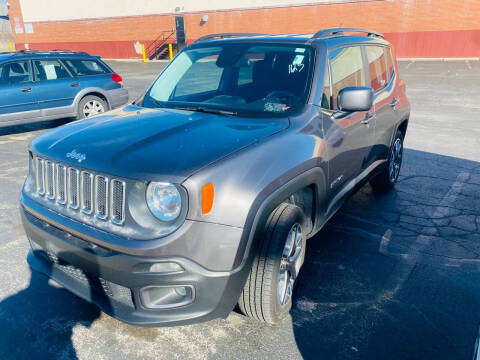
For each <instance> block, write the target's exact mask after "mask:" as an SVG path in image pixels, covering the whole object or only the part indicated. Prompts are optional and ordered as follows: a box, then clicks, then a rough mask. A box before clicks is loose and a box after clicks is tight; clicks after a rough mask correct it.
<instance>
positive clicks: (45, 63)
mask: <svg viewBox="0 0 480 360" xmlns="http://www.w3.org/2000/svg"><path fill="white" fill-rule="evenodd" d="M33 67H34V69H35V79H36V80H39V81H44V80H57V79H65V78H69V77H70V75H69V74H68V71H67V69H65V67H64V66H63V65H62V64H61V63H60V62H59V61H58V60H50V59H49V60H33Z"/></svg>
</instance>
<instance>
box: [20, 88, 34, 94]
mask: <svg viewBox="0 0 480 360" xmlns="http://www.w3.org/2000/svg"><path fill="white" fill-rule="evenodd" d="M31 91H32V88H23V89H22V92H24V93H27V92H31Z"/></svg>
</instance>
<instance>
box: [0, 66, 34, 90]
mask: <svg viewBox="0 0 480 360" xmlns="http://www.w3.org/2000/svg"><path fill="white" fill-rule="evenodd" d="M32 79H33V78H32V69H31V67H30V61H29V60H25V61H16V62H9V63H6V64H2V65H0V85H14V84H22V83H27V82H30V81H32Z"/></svg>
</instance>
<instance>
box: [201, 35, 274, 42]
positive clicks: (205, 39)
mask: <svg viewBox="0 0 480 360" xmlns="http://www.w3.org/2000/svg"><path fill="white" fill-rule="evenodd" d="M260 35H269V34H263V33H218V34H210V35H205V36H202V37H199V38H198V39H197V40H196V41H195V42H196V43H197V42H201V41H208V40H215V39H225V38H232V37H243V36H260Z"/></svg>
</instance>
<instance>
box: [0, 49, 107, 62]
mask: <svg viewBox="0 0 480 360" xmlns="http://www.w3.org/2000/svg"><path fill="white" fill-rule="evenodd" d="M33 57H35V58H39V57H40V58H46V59H48V58H86V57H89V58H99V56H94V55H90V54H87V53H86V52H77V51H71V50H51V51H40V50H19V51H14V52H4V53H0V61H6V60H13V59H15V60H24V59H31V58H33Z"/></svg>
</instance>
